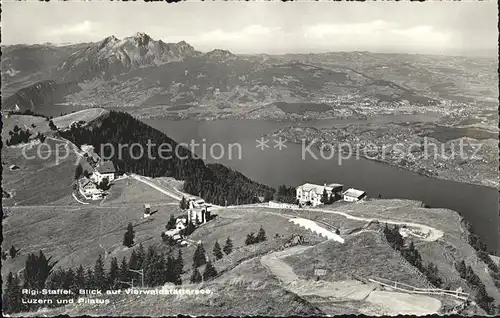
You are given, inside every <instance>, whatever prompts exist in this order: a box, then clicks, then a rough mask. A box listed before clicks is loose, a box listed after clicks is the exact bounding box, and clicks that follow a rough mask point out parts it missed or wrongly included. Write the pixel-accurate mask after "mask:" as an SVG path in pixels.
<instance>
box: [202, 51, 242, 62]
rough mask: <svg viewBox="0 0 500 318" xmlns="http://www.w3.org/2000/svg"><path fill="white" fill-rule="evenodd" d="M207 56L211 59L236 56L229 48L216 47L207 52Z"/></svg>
mask: <svg viewBox="0 0 500 318" xmlns="http://www.w3.org/2000/svg"><path fill="white" fill-rule="evenodd" d="M205 56H206V57H208V58H209V59H212V60H213V59H216V60H230V59H233V58H235V57H236V55H234V54H233V53H231V52H230V51H228V50H221V49H214V50H212V51H210V52H207V53H206V54H205Z"/></svg>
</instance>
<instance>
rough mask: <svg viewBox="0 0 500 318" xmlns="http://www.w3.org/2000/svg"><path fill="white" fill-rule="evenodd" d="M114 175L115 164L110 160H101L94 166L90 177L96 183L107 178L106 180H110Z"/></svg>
mask: <svg viewBox="0 0 500 318" xmlns="http://www.w3.org/2000/svg"><path fill="white" fill-rule="evenodd" d="M115 177H116V169H115V165H114V164H113V162H112V161H108V160H106V161H101V162H100V163H99V165H98V166H97V167H96V168H95V170H94V174H93V175H92V178H93V179H94V180H95V182H96V183H101V182H102V180H104V179H108V182H112V181H113V180H115Z"/></svg>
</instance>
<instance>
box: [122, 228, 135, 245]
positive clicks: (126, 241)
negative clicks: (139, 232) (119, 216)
mask: <svg viewBox="0 0 500 318" xmlns="http://www.w3.org/2000/svg"><path fill="white" fill-rule="evenodd" d="M134 236H135V232H134V226H133V225H132V223H129V224H128V226H127V231H126V232H125V234H124V235H123V245H125V246H126V247H131V246H132V245H134Z"/></svg>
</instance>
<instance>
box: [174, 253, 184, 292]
mask: <svg viewBox="0 0 500 318" xmlns="http://www.w3.org/2000/svg"><path fill="white" fill-rule="evenodd" d="M183 273H184V260H183V259H182V251H181V249H179V250H178V254H177V258H176V259H175V278H176V281H175V283H176V284H177V285H180V284H182V280H181V276H182V274H183Z"/></svg>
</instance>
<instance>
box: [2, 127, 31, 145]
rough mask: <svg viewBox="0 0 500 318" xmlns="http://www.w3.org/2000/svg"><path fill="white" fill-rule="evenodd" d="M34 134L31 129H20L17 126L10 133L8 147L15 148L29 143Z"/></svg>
mask: <svg viewBox="0 0 500 318" xmlns="http://www.w3.org/2000/svg"><path fill="white" fill-rule="evenodd" d="M31 135H32V133H31V132H30V130H29V129H22V128H19V126H18V125H15V126H14V128H13V129H12V130H11V131H9V136H10V137H9V139H7V142H6V144H7V146H14V145H17V144H22V143H27V142H28V141H29V139H30V137H31Z"/></svg>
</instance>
